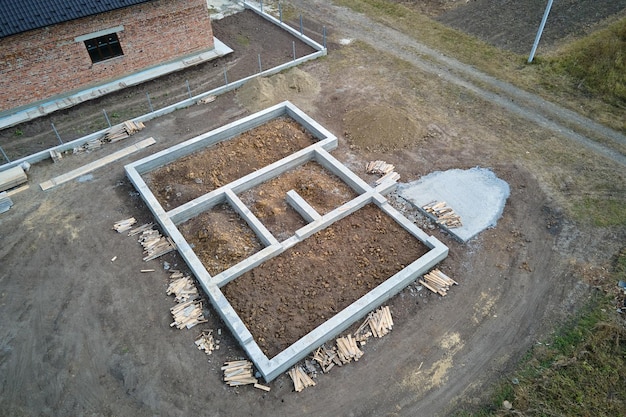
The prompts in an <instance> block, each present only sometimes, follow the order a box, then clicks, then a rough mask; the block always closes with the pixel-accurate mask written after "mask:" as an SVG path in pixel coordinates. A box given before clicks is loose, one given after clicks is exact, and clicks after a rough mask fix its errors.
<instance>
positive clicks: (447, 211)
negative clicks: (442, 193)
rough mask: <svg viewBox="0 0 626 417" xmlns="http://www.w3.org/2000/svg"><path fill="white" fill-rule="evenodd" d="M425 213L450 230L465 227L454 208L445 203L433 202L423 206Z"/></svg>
mask: <svg viewBox="0 0 626 417" xmlns="http://www.w3.org/2000/svg"><path fill="white" fill-rule="evenodd" d="M422 208H423V209H424V211H426V212H427V213H430V214H432V215H433V216H435V218H436V219H437V223H439V224H441V225H443V226H446V227H447V228H449V229H453V228H455V227H461V226H463V223H461V216H459V215H458V214H456V213H455V212H454V210H452V208H450V207H448V205H447V204H446V202H445V201H442V202H439V201H431V202H430V203H428V204H426V205H424V206H422Z"/></svg>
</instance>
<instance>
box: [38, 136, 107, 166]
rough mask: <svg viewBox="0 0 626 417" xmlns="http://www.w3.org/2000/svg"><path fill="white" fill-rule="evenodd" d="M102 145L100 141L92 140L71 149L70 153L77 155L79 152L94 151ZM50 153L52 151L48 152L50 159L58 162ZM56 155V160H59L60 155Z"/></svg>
mask: <svg viewBox="0 0 626 417" xmlns="http://www.w3.org/2000/svg"><path fill="white" fill-rule="evenodd" d="M102 144H103V143H102V139H92V140H90V141H87V142H85V143H83V144H82V145H80V146H77V147H75V148H74V149H72V153H74V154H77V153H81V152H91V151H95V150H96V149H100V148H101V147H102ZM52 152H54V151H50V157H51V158H52V160H53V161H54V162H58V160H55V156H53V155H52ZM56 153H57V155H56V157H58V159H61V154H60V153H59V152H56Z"/></svg>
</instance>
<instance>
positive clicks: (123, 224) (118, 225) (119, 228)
mask: <svg viewBox="0 0 626 417" xmlns="http://www.w3.org/2000/svg"><path fill="white" fill-rule="evenodd" d="M135 223H137V219H135V218H134V217H130V218H128V219H124V220H119V221H117V222H115V223H114V224H113V229H114V230H115V231H116V232H117V233H124V232H126V231H127V230H130V229H131V227H132V226H133V224H135Z"/></svg>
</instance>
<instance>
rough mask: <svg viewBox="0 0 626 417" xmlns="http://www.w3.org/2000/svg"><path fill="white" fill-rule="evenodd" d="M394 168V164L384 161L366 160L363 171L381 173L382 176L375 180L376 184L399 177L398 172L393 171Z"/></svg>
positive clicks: (395, 179)
mask: <svg viewBox="0 0 626 417" xmlns="http://www.w3.org/2000/svg"><path fill="white" fill-rule="evenodd" d="M395 168H396V167H395V166H393V165H391V164H388V163H386V162H385V161H371V162H368V164H367V166H366V167H365V172H367V173H368V174H377V175H382V177H380V178H379V179H377V180H376V185H380V184H382V183H383V182H385V181H393V182H395V181H398V180H399V179H400V174H398V173H397V172H395V171H394V169H395Z"/></svg>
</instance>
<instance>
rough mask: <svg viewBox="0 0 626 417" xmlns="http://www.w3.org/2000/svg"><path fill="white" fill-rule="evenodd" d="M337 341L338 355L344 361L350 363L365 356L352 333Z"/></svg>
mask: <svg viewBox="0 0 626 417" xmlns="http://www.w3.org/2000/svg"><path fill="white" fill-rule="evenodd" d="M335 342H336V343H337V356H338V357H339V360H340V361H341V362H342V363H344V364H346V363H349V362H350V361H352V360H353V359H354V360H355V361H358V360H359V359H360V358H361V356H363V351H362V350H361V349H359V347H358V346H357V345H356V339H355V338H354V337H352V335H347V336H344V337H340V338H339V339H337V340H335Z"/></svg>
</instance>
